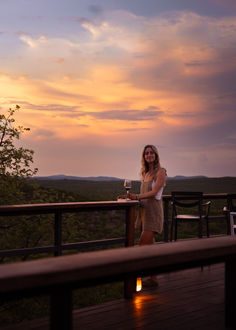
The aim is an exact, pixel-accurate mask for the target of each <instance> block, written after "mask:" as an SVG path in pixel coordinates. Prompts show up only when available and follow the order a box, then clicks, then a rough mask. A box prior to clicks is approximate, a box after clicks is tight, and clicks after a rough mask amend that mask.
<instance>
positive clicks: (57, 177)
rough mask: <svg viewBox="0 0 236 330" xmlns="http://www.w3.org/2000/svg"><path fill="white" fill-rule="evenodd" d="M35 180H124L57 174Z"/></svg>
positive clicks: (38, 177) (37, 177)
mask: <svg viewBox="0 0 236 330" xmlns="http://www.w3.org/2000/svg"><path fill="white" fill-rule="evenodd" d="M34 179H37V180H83V181H119V180H123V179H119V178H115V177H109V176H88V177H81V176H70V175H64V174H56V175H49V176H35V177H34Z"/></svg>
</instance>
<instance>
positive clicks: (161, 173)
mask: <svg viewBox="0 0 236 330" xmlns="http://www.w3.org/2000/svg"><path fill="white" fill-rule="evenodd" d="M166 175H167V174H166V169H165V168H164V167H161V168H159V170H157V171H156V173H155V175H154V178H153V179H154V181H156V180H157V178H158V177H160V176H166Z"/></svg>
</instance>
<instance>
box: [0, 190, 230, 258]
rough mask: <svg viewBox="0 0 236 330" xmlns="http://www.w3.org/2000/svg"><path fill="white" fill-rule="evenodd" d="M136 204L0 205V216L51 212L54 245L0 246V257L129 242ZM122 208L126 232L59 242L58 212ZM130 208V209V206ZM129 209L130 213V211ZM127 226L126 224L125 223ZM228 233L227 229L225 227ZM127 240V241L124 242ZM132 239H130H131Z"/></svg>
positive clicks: (166, 226)
mask: <svg viewBox="0 0 236 330" xmlns="http://www.w3.org/2000/svg"><path fill="white" fill-rule="evenodd" d="M227 195H228V194H227V193H218V194H204V195H203V198H204V199H210V200H218V199H223V200H226V199H227ZM170 201H171V195H163V204H164V238H163V239H164V241H165V242H168V241H169V223H170V217H169V204H170ZM138 205H139V202H138V201H125V200H124V201H102V202H72V203H45V204H24V205H0V216H21V215H34V214H35V215H39V214H54V245H51V246H44V247H32V248H19V249H10V250H0V257H12V256H19V255H25V256H26V255H30V254H40V253H49V254H50V253H54V255H55V256H59V255H62V252H63V251H65V250H78V249H82V248H88V247H97V246H107V245H114V244H123V243H124V244H125V245H126V246H131V245H133V240H134V229H133V228H131V226H132V224H131V222H130V220H129V217H130V214H132V217H133V220H132V223H133V222H134V217H135V207H136V206H138ZM122 209H123V210H126V216H125V218H126V235H125V237H118V238H112V239H103V240H96V241H94V240H93V241H87V242H74V243H64V244H63V243H62V216H63V214H65V213H79V212H93V211H102V210H105V211H109V210H122ZM131 209H132V210H131ZM130 212H131V213H130ZM209 218H210V219H219V220H222V219H224V216H223V212H222V216H214V217H211V216H210V217H209ZM127 226H129V228H128V227H127ZM228 234H229V230H228ZM128 242H129V243H128ZM131 242H132V243H131Z"/></svg>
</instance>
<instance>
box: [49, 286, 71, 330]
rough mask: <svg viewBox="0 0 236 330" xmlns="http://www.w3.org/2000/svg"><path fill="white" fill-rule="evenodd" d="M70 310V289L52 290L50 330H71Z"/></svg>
mask: <svg viewBox="0 0 236 330" xmlns="http://www.w3.org/2000/svg"><path fill="white" fill-rule="evenodd" d="M72 310H73V303H72V290H70V289H60V288H58V290H57V291H56V290H54V291H53V292H52V293H51V314H50V330H58V329H61V330H72Z"/></svg>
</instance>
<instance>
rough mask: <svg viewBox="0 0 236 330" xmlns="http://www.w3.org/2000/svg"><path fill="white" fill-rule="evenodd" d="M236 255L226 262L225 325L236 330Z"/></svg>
mask: <svg viewBox="0 0 236 330" xmlns="http://www.w3.org/2000/svg"><path fill="white" fill-rule="evenodd" d="M235 278H236V255H233V256H229V257H227V258H226V261H225V325H226V327H232V329H236V281H235Z"/></svg>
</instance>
